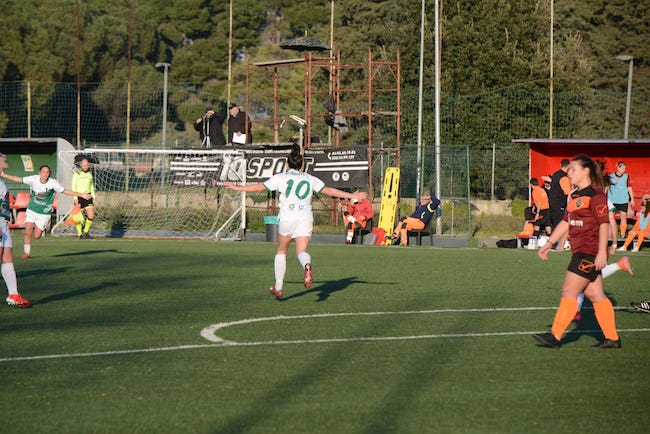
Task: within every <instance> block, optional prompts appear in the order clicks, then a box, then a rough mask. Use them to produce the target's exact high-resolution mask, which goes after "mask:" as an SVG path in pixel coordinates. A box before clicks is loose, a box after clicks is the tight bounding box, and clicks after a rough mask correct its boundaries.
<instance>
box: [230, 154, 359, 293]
mask: <svg viewBox="0 0 650 434" xmlns="http://www.w3.org/2000/svg"><path fill="white" fill-rule="evenodd" d="M303 162H304V160H303V156H302V154H301V152H300V146H298V145H294V146H293V148H292V150H291V153H290V154H289V156H288V157H287V170H286V171H285V172H282V173H278V174H277V175H273V176H272V177H271V178H269V179H267V180H266V181H265V182H264V183H258V184H248V185H235V184H233V183H231V182H226V183H224V185H225V186H226V187H227V188H231V189H233V190H238V191H246V192H262V191H277V192H278V193H279V197H280V212H279V214H278V217H279V226H278V250H277V253H276V254H275V261H274V269H275V284H274V285H273V286H271V287H270V288H269V292H270V293H271V294H272V295H274V296H275V297H276V298H277V299H280V298H282V285H283V282H284V274H285V272H286V269H287V250H288V249H289V245H290V244H291V240H292V239H295V240H296V256H297V258H298V261H299V262H300V265H301V266H302V268H303V269H304V285H305V288H310V287H311V284H312V282H313V275H312V265H311V256H310V255H309V253H307V248H308V247H309V240H310V239H311V232H312V229H313V225H314V216H313V214H312V208H311V199H312V195H313V193H314V192H316V193H323V194H326V195H327V196H332V197H338V198H344V199H358V200H362V199H366V198H367V197H368V194H367V193H364V192H360V191H358V192H355V193H348V192H345V191H341V190H338V189H336V188H332V187H326V186H325V184H324V183H323V181H321V180H320V179H318V178H316V177H315V176H312V175H310V174H308V173H305V172H301V170H302V168H303Z"/></svg>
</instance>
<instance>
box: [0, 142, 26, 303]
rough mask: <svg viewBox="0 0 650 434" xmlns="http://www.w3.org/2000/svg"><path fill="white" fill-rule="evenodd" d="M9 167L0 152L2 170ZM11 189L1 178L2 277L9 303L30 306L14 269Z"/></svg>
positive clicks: (0, 246) (0, 239) (0, 251)
mask: <svg viewBox="0 0 650 434" xmlns="http://www.w3.org/2000/svg"><path fill="white" fill-rule="evenodd" d="M7 167H9V166H8V165H7V156H6V155H4V154H0V172H1V171H3V170H5V169H6V168H7ZM10 212H11V210H10V209H9V190H7V184H5V183H4V181H3V180H1V179H0V263H1V264H2V265H0V267H1V268H2V278H3V280H4V281H5V284H6V285H7V292H8V295H7V299H6V301H7V304H8V305H9V306H16V307H29V305H30V303H29V300H25V299H24V298H23V297H22V296H21V295H20V294H19V293H18V281H17V279H16V270H15V269H14V251H13V243H12V241H11V232H9V219H10Z"/></svg>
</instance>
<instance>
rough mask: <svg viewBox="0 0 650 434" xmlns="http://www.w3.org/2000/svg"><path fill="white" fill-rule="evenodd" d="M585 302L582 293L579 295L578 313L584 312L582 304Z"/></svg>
mask: <svg viewBox="0 0 650 434" xmlns="http://www.w3.org/2000/svg"><path fill="white" fill-rule="evenodd" d="M583 301H585V295H584V294H582V293H580V294H578V312H580V311H581V310H582V302H583Z"/></svg>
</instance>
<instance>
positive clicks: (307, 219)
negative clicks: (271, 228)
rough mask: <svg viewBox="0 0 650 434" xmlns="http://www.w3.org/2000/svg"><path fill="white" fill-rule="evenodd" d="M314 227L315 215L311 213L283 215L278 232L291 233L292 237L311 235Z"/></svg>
mask: <svg viewBox="0 0 650 434" xmlns="http://www.w3.org/2000/svg"><path fill="white" fill-rule="evenodd" d="M313 229H314V217H313V216H312V215H311V214H309V215H305V214H299V213H296V214H295V215H289V217H287V216H286V215H283V216H282V217H280V222H279V224H278V233H279V234H280V235H282V236H287V235H291V238H297V237H311V232H312V230H313Z"/></svg>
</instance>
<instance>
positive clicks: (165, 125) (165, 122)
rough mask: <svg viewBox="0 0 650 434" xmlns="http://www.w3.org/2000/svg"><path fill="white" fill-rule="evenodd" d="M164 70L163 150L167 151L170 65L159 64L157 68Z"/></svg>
mask: <svg viewBox="0 0 650 434" xmlns="http://www.w3.org/2000/svg"><path fill="white" fill-rule="evenodd" d="M161 67H162V68H164V70H163V109H162V110H163V113H162V115H163V120H162V148H163V149H165V143H166V133H167V71H168V69H169V63H165V62H158V63H156V68H161Z"/></svg>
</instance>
